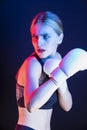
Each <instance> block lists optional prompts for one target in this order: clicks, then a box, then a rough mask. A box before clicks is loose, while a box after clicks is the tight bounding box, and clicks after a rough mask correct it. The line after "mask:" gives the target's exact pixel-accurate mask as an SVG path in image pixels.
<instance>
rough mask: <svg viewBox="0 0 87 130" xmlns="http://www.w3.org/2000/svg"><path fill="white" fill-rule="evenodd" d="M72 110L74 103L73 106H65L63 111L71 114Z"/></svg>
mask: <svg viewBox="0 0 87 130" xmlns="http://www.w3.org/2000/svg"><path fill="white" fill-rule="evenodd" d="M71 108H72V103H71V104H68V105H67V106H65V107H64V108H63V109H64V110H65V111H66V112H69V111H70V110H71Z"/></svg>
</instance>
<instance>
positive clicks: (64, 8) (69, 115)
mask: <svg viewBox="0 0 87 130" xmlns="http://www.w3.org/2000/svg"><path fill="white" fill-rule="evenodd" d="M46 10H50V11H53V12H54V13H56V14H58V15H59V16H60V18H61V19H62V21H63V24H64V35H65V37H64V40H63V43H62V45H61V46H59V52H60V53H61V54H62V56H64V55H65V54H66V53H67V52H68V51H69V50H70V49H72V48H76V47H80V48H83V49H85V50H86V51H87V1H86V0H71V1H69V0H66V1H64V0H61V1H58V0H51V1H49V0H44V1H40V0H37V1H36V0H33V1H32V0H25V1H24V0H18V1H17V0H13V1H11V0H1V1H0V39H1V42H0V43H1V44H0V45H1V47H0V65H1V67H0V69H1V71H0V72H1V73H0V76H1V77H0V84H1V85H0V96H1V98H0V99H1V101H0V130H14V127H15V125H16V122H17V119H18V111H17V104H16V96H15V74H16V72H17V70H18V68H19V66H20V65H21V64H22V62H23V60H24V59H25V58H26V57H27V56H28V55H29V54H31V52H32V51H33V47H32V45H31V38H30V33H29V26H30V23H31V20H32V18H33V17H34V16H35V15H36V14H37V13H38V12H40V11H46ZM86 79H87V71H84V72H79V73H77V74H76V75H75V76H73V77H71V78H70V79H68V85H69V89H70V91H71V93H72V97H73V107H72V109H71V111H70V112H65V111H63V110H62V109H61V108H60V107H59V104H56V105H55V109H54V112H53V116H52V121H51V127H52V130H65V129H67V130H77V129H78V130H87V80H86Z"/></svg>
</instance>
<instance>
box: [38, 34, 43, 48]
mask: <svg viewBox="0 0 87 130" xmlns="http://www.w3.org/2000/svg"><path fill="white" fill-rule="evenodd" d="M43 43H44V40H43V37H42V36H39V37H38V46H39V47H41V46H42V45H43Z"/></svg>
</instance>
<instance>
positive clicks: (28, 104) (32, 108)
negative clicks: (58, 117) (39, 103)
mask: <svg viewBox="0 0 87 130" xmlns="http://www.w3.org/2000/svg"><path fill="white" fill-rule="evenodd" d="M25 107H26V109H27V110H28V111H29V112H30V113H32V112H34V111H36V108H35V107H34V106H33V105H32V104H31V103H27V104H26V105H25Z"/></svg>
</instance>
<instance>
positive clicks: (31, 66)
mask: <svg viewBox="0 0 87 130" xmlns="http://www.w3.org/2000/svg"><path fill="white" fill-rule="evenodd" d="M27 64H28V65H27V67H26V83H25V87H24V102H25V106H26V108H27V110H28V111H29V112H33V111H35V110H37V109H38V108H40V107H41V106H42V105H44V104H45V103H46V102H47V101H48V99H49V98H50V97H51V96H52V94H53V93H54V92H55V90H56V89H57V88H58V87H57V86H56V85H55V84H54V82H53V81H52V80H51V79H49V80H48V81H47V82H45V83H44V84H42V85H41V86H39V78H40V75H41V71H42V68H41V65H40V63H38V62H37V61H36V59H34V60H30V61H29V62H27Z"/></svg>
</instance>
